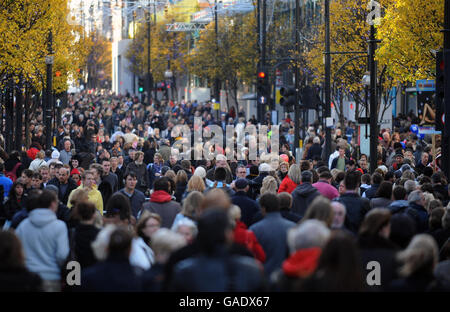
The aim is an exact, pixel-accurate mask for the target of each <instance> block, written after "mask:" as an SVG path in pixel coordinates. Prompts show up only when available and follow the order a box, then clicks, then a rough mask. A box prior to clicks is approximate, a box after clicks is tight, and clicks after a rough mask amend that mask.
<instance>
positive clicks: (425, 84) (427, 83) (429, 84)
mask: <svg viewBox="0 0 450 312" xmlns="http://www.w3.org/2000/svg"><path fill="white" fill-rule="evenodd" d="M416 88H417V91H418V92H424V91H435V90H436V84H435V82H434V80H417V81H416Z"/></svg>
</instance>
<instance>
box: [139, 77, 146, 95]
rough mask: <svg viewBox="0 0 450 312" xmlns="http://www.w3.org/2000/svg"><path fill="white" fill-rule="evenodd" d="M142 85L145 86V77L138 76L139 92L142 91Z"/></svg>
mask: <svg viewBox="0 0 450 312" xmlns="http://www.w3.org/2000/svg"><path fill="white" fill-rule="evenodd" d="M144 87H145V79H144V78H141V77H139V78H138V91H139V93H142V92H144Z"/></svg>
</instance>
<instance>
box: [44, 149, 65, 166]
mask: <svg viewBox="0 0 450 312" xmlns="http://www.w3.org/2000/svg"><path fill="white" fill-rule="evenodd" d="M59 156H60V154H59V152H58V151H56V150H55V151H53V152H52V156H51V157H52V158H51V159H50V160H49V161H47V166H50V164H51V163H58V164H62V162H61V161H60V160H59Z"/></svg>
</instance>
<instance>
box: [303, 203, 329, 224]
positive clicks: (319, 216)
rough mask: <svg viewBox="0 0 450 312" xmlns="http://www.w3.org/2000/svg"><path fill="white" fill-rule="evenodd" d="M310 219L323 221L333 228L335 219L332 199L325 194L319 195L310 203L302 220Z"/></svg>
mask: <svg viewBox="0 0 450 312" xmlns="http://www.w3.org/2000/svg"><path fill="white" fill-rule="evenodd" d="M309 219H316V220H319V221H322V222H323V223H325V224H326V225H327V226H328V228H331V225H332V224H333V219H334V212H333V208H332V207H331V201H330V200H329V199H328V198H326V197H324V196H321V195H320V196H317V197H316V198H315V199H314V200H313V201H312V203H311V204H310V205H309V207H308V209H307V210H306V212H305V216H304V217H303V218H302V220H301V222H303V221H305V220H309Z"/></svg>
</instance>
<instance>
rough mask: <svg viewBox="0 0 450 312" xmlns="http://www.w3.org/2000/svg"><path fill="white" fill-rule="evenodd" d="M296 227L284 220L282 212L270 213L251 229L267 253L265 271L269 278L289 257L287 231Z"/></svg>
mask: <svg viewBox="0 0 450 312" xmlns="http://www.w3.org/2000/svg"><path fill="white" fill-rule="evenodd" d="M294 226H295V223H294V222H292V221H289V220H286V219H285V218H283V217H282V216H281V213H280V212H269V213H267V214H266V216H265V217H264V219H262V220H261V221H259V222H257V223H255V224H253V225H252V226H251V227H250V228H249V230H250V231H253V233H255V235H256V238H257V239H258V242H259V243H260V244H261V246H262V248H263V249H264V252H265V253H266V262H265V263H264V270H265V272H266V274H267V276H270V274H271V273H272V272H273V271H275V270H276V269H279V268H280V267H281V264H282V263H283V261H284V260H285V259H286V257H287V256H288V255H289V250H288V245H287V231H288V230H289V229H290V228H292V227H294Z"/></svg>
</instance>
